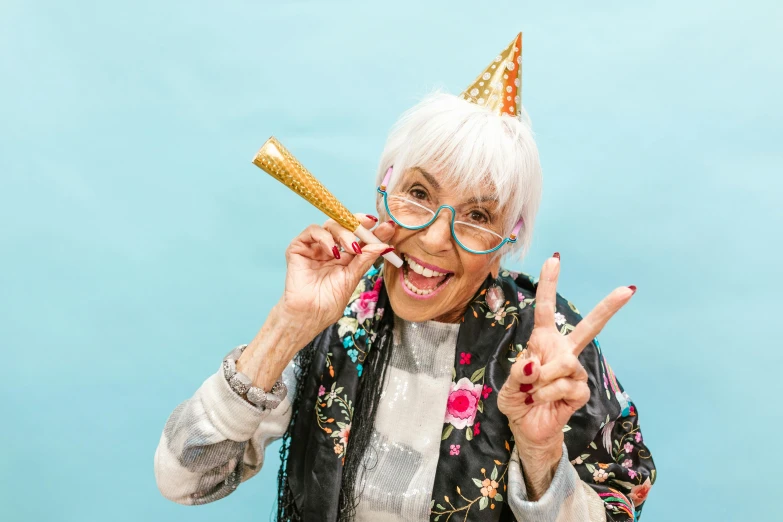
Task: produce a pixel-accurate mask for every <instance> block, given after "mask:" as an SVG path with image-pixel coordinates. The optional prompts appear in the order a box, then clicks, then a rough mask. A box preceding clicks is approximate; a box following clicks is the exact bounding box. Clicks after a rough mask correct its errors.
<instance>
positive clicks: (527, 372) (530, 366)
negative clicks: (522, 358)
mask: <svg viewBox="0 0 783 522" xmlns="http://www.w3.org/2000/svg"><path fill="white" fill-rule="evenodd" d="M522 372H524V374H525V375H527V376H528V377H530V376H531V375H533V361H530V362H529V363H527V364H526V365H525V367H524V368H522Z"/></svg>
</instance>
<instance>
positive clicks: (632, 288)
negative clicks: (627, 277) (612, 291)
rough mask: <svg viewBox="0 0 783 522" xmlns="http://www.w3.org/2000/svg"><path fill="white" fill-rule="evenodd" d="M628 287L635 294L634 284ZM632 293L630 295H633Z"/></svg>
mask: <svg viewBox="0 0 783 522" xmlns="http://www.w3.org/2000/svg"><path fill="white" fill-rule="evenodd" d="M628 288H630V289H631V291H632V292H633V294H635V293H636V285H630V286H629V287H628ZM633 294H631V295H633Z"/></svg>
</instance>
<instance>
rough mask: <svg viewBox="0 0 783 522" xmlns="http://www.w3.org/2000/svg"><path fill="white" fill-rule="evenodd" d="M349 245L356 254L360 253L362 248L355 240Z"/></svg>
mask: <svg viewBox="0 0 783 522" xmlns="http://www.w3.org/2000/svg"><path fill="white" fill-rule="evenodd" d="M351 247H353V251H354V252H356V253H357V254H361V253H362V249H361V248H360V247H359V243H357V242H356V241H354V242H353V243H351Z"/></svg>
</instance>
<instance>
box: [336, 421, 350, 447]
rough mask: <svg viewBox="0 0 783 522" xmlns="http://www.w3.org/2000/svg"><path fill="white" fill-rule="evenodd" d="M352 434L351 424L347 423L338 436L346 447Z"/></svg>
mask: <svg viewBox="0 0 783 522" xmlns="http://www.w3.org/2000/svg"><path fill="white" fill-rule="evenodd" d="M350 436H351V425H350V424H347V425H346V426H345V427H344V428H343V429H341V430H340V432H339V434H338V437H340V442H342V443H343V446H345V447H346V448H347V447H348V437H350Z"/></svg>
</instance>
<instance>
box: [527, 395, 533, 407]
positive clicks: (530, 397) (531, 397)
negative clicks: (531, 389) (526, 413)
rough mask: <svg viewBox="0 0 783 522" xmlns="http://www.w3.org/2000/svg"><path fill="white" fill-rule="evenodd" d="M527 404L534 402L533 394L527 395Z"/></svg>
mask: <svg viewBox="0 0 783 522" xmlns="http://www.w3.org/2000/svg"><path fill="white" fill-rule="evenodd" d="M525 404H527V405H528V406H530V405H531V404H533V396H532V395H528V396H527V398H526V399H525Z"/></svg>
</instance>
